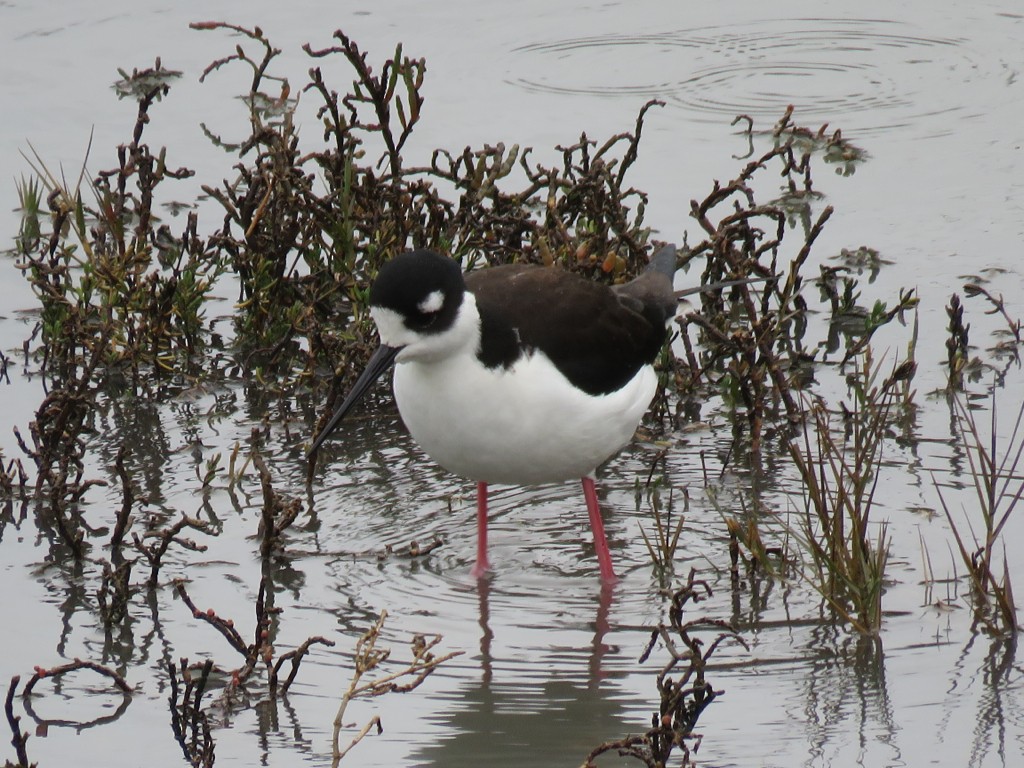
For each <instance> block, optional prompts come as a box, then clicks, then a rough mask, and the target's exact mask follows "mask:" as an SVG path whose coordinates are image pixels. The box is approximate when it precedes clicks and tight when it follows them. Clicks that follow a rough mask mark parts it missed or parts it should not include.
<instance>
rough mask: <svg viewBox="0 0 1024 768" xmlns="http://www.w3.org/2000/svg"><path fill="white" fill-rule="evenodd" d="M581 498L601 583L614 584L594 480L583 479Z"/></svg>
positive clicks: (614, 578) (610, 558) (610, 559)
mask: <svg viewBox="0 0 1024 768" xmlns="http://www.w3.org/2000/svg"><path fill="white" fill-rule="evenodd" d="M583 497H584V498H585V499H586V500H587V513H588V514H589V515H590V530H592V531H593V532H594V549H596V550H597V564H598V566H599V567H600V568H601V581H602V582H604V583H605V584H614V583H615V582H616V581H617V580H618V579H617V577H616V576H615V571H614V570H613V569H612V556H611V553H610V552H609V551H608V540H607V539H606V538H605V535H604V521H603V520H602V519H601V509H600V508H599V507H598V504H597V488H595V487H594V478H592V477H584V478H583Z"/></svg>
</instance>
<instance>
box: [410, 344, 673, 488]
mask: <svg viewBox="0 0 1024 768" xmlns="http://www.w3.org/2000/svg"><path fill="white" fill-rule="evenodd" d="M394 386H395V399H396V400H397V401H398V408H399V411H400V412H401V414H402V420H403V421H404V422H405V424H406V426H407V427H408V428H409V432H410V433H411V434H412V436H413V438H414V439H415V440H416V442H417V443H418V444H419V445H420V447H421V448H422V449H423V450H424V451H425V452H426V453H427V454H428V455H429V456H430V457H431V458H432V459H433V460H434V461H436V462H437V463H438V464H440V465H441V466H442V467H444V468H445V469H447V470H449V471H451V472H453V473H455V474H457V475H461V476H463V477H466V478H468V479H471V480H476V481H485V482H488V483H507V484H514V485H532V484H539V483H548V482H556V481H563V480H568V479H572V478H578V477H582V476H584V475H587V474H589V473H591V472H593V471H594V469H596V468H597V466H598V465H599V464H601V463H602V462H604V461H605V460H606V459H608V458H609V457H611V456H612V455H613V454H615V453H616V452H617V451H619V449H621V448H622V447H623V446H624V445H626V444H627V443H628V442H629V440H630V439H631V438H632V436H633V433H634V431H635V430H636V427H637V425H638V424H639V423H640V419H641V418H642V417H643V414H644V412H645V411H646V410H647V407H648V405H650V402H651V399H652V398H653V397H654V392H655V389H656V387H657V375H656V374H655V372H654V369H653V368H652V367H651V366H644V367H643V368H641V369H640V371H639V372H638V373H637V374H636V376H634V377H633V378H632V379H631V380H630V381H629V382H628V383H627V384H626V385H625V386H624V387H622V389H620V390H618V391H616V392H613V393H611V394H608V395H600V396H593V395H588V394H586V393H585V392H582V391H581V390H579V389H576V388H575V387H574V386H572V385H571V384H570V383H569V382H568V381H567V380H566V379H565V377H564V376H562V374H561V373H559V371H558V369H557V368H555V366H554V365H553V364H552V363H551V361H550V360H548V358H547V357H545V356H544V355H543V354H541V353H539V352H537V353H534V354H532V355H529V356H526V357H523V358H521V359H520V360H518V361H517V362H516V363H515V365H513V366H512V367H511V368H510V369H507V370H506V369H503V368H497V369H488V368H485V367H484V366H483V365H482V364H481V363H480V362H479V361H478V360H477V358H476V356H475V355H473V354H471V353H470V352H468V351H466V352H463V353H460V354H456V355H453V356H448V357H444V358H443V359H439V360H426V361H424V360H417V359H412V360H408V359H407V360H402V358H401V357H399V363H398V365H396V367H395V374H394Z"/></svg>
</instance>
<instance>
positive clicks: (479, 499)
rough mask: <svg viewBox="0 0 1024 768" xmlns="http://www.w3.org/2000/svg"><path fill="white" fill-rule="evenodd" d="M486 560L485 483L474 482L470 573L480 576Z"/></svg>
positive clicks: (485, 568) (484, 570)
mask: <svg viewBox="0 0 1024 768" xmlns="http://www.w3.org/2000/svg"><path fill="white" fill-rule="evenodd" d="M490 568H491V566H490V563H488V562H487V483H477V484H476V565H474V566H473V570H472V571H470V573H471V574H472V575H473V576H475V577H476V578H478V579H479V578H481V577H482V576H483V575H484V574H485V573H487V571H488V570H490Z"/></svg>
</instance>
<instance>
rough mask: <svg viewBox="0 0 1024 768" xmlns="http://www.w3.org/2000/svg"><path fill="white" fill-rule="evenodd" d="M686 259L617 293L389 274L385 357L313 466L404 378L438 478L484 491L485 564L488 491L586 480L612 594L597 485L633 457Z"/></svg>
mask: <svg viewBox="0 0 1024 768" xmlns="http://www.w3.org/2000/svg"><path fill="white" fill-rule="evenodd" d="M675 269H676V250H675V247H674V246H666V247H664V248H662V249H661V250H660V251H658V253H657V254H656V255H655V256H654V258H653V259H652V261H651V264H650V265H649V266H648V268H647V269H646V270H645V271H644V272H643V273H642V274H641V275H640V276H639V277H637V278H636V279H634V280H632V281H631V282H629V283H626V284H624V285H620V286H615V287H611V288H609V287H608V286H605V285H601V284H599V283H595V282H591V281H588V280H585V279H583V278H581V277H578V276H576V275H573V274H571V273H568V272H563V271H561V270H558V269H554V268H547V267H541V266H531V265H521V264H517V265H509V266H501V267H491V268H488V269H481V270H475V271H472V272H470V273H468V274H466V275H463V274H462V271H461V269H460V268H459V266H458V264H457V263H456V262H455V261H453V260H452V259H449V258H446V257H444V256H440V255H438V254H437V253H434V252H432V251H426V250H421V251H412V252H409V253H403V254H401V255H400V256H398V257H396V258H395V259H393V260H392V261H390V262H387V263H386V264H384V266H382V267H381V269H380V272H379V274H378V276H377V279H376V280H375V281H374V283H373V286H372V288H371V289H370V314H371V315H372V317H373V320H374V322H375V323H376V325H377V330H378V332H379V334H380V340H381V346H380V348H379V349H378V350H377V351H376V352H375V353H374V354H373V356H372V357H371V358H370V361H369V363H368V364H367V367H366V370H364V371H363V373H362V375H361V376H360V377H359V379H358V380H357V381H356V383H355V385H354V386H353V388H352V391H351V392H350V393H349V395H348V397H346V398H345V400H344V402H343V403H342V404H341V407H339V408H338V409H337V411H335V413H334V415H333V416H332V417H331V419H330V421H329V422H328V423H327V425H326V426H325V427H324V428H323V430H322V431H321V432H320V434H319V435H318V436H317V437H316V439H315V440H314V441H313V445H312V448H311V449H310V453H311V454H312V453H314V452H315V451H316V450H317V449H318V448H319V447H320V445H321V444H322V443H323V441H324V440H325V439H326V438H327V437H328V435H330V434H331V432H332V431H333V430H334V429H335V427H336V426H337V425H338V423H339V422H340V421H341V419H342V418H343V417H344V416H345V414H346V413H348V411H349V410H350V409H351V408H352V406H353V405H354V404H355V403H356V402H357V401H358V400H359V398H360V397H362V395H363V394H364V393H365V392H366V390H367V389H369V387H370V386H371V385H372V384H373V382H374V381H376V380H377V378H379V377H380V376H381V375H382V374H383V373H384V372H385V371H386V370H387V369H388V368H389V367H390V366H391V364H392V362H397V365H396V366H395V374H394V391H395V399H396V401H397V402H398V410H399V412H400V413H401V415H402V420H403V421H404V422H405V424H406V426H407V427H408V429H409V432H410V433H411V434H412V436H413V438H414V439H415V440H416V442H417V443H418V444H419V445H420V447H421V448H422V449H423V450H424V451H425V452H426V453H427V454H429V455H430V457H431V458H433V459H434V461H436V462H437V463H438V464H440V465H441V466H442V467H444V468H445V469H448V470H449V471H451V472H454V473H455V474H457V475H461V476H463V477H466V478H469V479H471V480H475V481H476V483H477V559H476V566H475V567H474V569H473V573H474V574H475V575H476V576H481V575H482V574H483V573H484V572H485V571H486V570H487V569H488V567H489V565H488V561H487V486H488V484H489V483H507V484H512V485H533V484H540V483H550V482H557V481H564V480H567V479H571V478H574V477H580V478H582V479H583V493H584V497H585V499H586V504H587V511H588V513H589V515H590V526H591V529H592V531H593V534H594V546H595V548H596V550H597V558H598V563H599V566H600V571H601V578H602V580H603V581H606V582H611V581H614V579H615V573H614V570H613V568H612V561H611V555H610V554H609V552H608V544H607V541H606V539H605V534H604V524H603V522H602V520H601V513H600V510H599V508H598V501H597V492H596V490H595V488H594V471H595V469H596V468H597V467H598V465H600V464H601V463H602V462H604V461H605V460H606V459H608V458H610V457H611V456H612V455H614V454H615V453H616V452H618V451H619V450H620V449H621V448H622V447H623V446H625V445H626V444H627V443H628V442H629V440H630V439H631V438H632V436H633V433H634V431H635V430H636V427H637V425H638V424H639V423H640V419H641V418H642V417H643V415H644V412H645V411H646V410H647V407H648V405H650V402H651V400H652V399H653V397H654V393H655V389H656V387H657V375H656V374H655V372H654V367H653V362H654V359H655V358H656V357H657V355H658V353H659V351H660V350H661V347H662V345H663V344H664V342H665V338H666V336H667V326H668V323H669V321H670V320H671V319H672V318H673V317H674V315H675V313H676V306H677V301H676V296H675V294H674V293H673V289H672V277H673V275H674V273H675Z"/></svg>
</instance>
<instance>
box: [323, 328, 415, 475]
mask: <svg viewBox="0 0 1024 768" xmlns="http://www.w3.org/2000/svg"><path fill="white" fill-rule="evenodd" d="M400 350H401V347H389V346H388V345H387V344H381V345H380V346H379V347H377V351H376V352H374V353H373V355H371V356H370V362H368V363H367V364H366V368H365V369H363V372H362V373H361V374H359V378H358V379H356V383H355V385H353V387H352V391H351V392H349V393H348V397H346V398H345V401H344V402H343V403H342V404H341V406H340V407H339V408H338V410H336V411H335V412H334V415H333V416H331V420H330V421H329V422H327V426H326V427H324V428H323V429H322V430H321V431H320V434H319V435H317V436H316V440H314V441H313V447H312V448H310V449H309V453H307V454H306V455H307V456H312V455H314V454H315V453H316V452H317V449H318V448H319V447H320V446H321V445H322V444H323V442H324V440H326V439H327V438H328V437H330V435H331V433H332V432H333V431H334V430H335V428H336V427H337V426H338V424H339V423H340V422H341V420H342V419H343V418H345V414H347V413H348V412H349V411H350V410H352V406H354V405H355V404H356V403H358V402H359V400H360V399H361V398H362V396H363V395H365V394H366V391H367V390H368V389H369V388H370V387H372V386H373V383H374V382H375V381H377V379H379V378H380V377H381V376H382V375H383V374H384V372H385V371H387V370H388V368H390V367H391V364H392V363H393V362H394V361H395V355H397V354H398V353H399V351H400Z"/></svg>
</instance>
